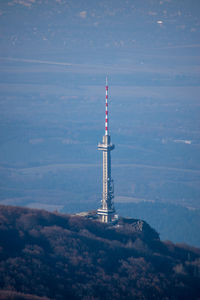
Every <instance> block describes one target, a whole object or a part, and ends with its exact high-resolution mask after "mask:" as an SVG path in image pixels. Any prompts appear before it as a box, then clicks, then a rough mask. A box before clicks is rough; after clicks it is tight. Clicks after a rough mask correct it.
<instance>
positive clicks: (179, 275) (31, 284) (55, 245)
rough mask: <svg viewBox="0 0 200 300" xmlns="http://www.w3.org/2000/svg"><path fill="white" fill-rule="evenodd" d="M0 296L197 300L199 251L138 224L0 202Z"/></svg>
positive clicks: (199, 292)
mask: <svg viewBox="0 0 200 300" xmlns="http://www.w3.org/2000/svg"><path fill="white" fill-rule="evenodd" d="M0 247H1V248H0V289H1V292H0V295H1V296H0V299H9V300H10V299H36V300H42V299H43V300H47V299H56V300H59V299H60V300H61V299H104V300H106V299H120V300H121V299H151V300H152V299H181V300H182V299H199V297H200V250H199V249H195V248H192V247H189V246H186V245H175V244H173V243H171V242H165V243H163V242H161V241H160V239H159V236H158V234H157V232H156V231H155V230H153V229H152V228H151V227H150V226H149V225H148V224H147V223H146V222H144V221H140V220H134V219H119V221H118V224H116V225H115V226H109V225H107V224H102V223H99V222H97V221H95V220H92V219H87V218H84V217H80V216H73V215H62V214H58V213H49V212H47V211H44V210H33V209H27V208H20V207H11V206H0Z"/></svg>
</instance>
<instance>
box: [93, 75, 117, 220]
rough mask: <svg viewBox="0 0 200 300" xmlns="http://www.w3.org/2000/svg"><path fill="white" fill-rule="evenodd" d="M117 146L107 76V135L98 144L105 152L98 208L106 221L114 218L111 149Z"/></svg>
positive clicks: (101, 217) (100, 216)
mask: <svg viewBox="0 0 200 300" xmlns="http://www.w3.org/2000/svg"><path fill="white" fill-rule="evenodd" d="M114 148H115V146H114V145H113V144H112V143H111V137H110V135H109V124H108V82H107V78H106V111H105V135H104V136H103V142H102V143H99V144H98V150H100V151H102V152H103V194H102V201H101V203H102V204H101V208H99V209H98V210H97V214H98V215H99V218H100V219H101V221H102V222H104V223H111V222H113V220H114V216H115V208H114V204H113V198H114V183H113V180H112V177H111V151H112V150H113V149H114Z"/></svg>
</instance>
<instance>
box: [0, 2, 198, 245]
mask: <svg viewBox="0 0 200 300" xmlns="http://www.w3.org/2000/svg"><path fill="white" fill-rule="evenodd" d="M199 13H200V4H199V1H197V0H193V1H189V0H184V1H181V2H179V1H170V0H168V1H166V0H163V1H157V0H151V1H146V0H144V1H139V2H138V1H126V2H124V1H101V2H98V3H97V2H95V3H92V4H91V3H90V4H89V3H87V1H86V2H85V3H83V2H82V1H74V2H72V1H64V0H63V1H62V0H60V1H58V0H57V1H56V0H55V1H46V0H44V1H39V0H38V1H37V0H35V1H28V0H23V1H17V0H15V1H9V2H8V1H1V3H0V49H1V50H0V56H1V57H0V64H1V68H0V91H1V93H0V186H1V188H0V203H1V204H10V205H20V206H28V207H37V208H45V209H48V210H59V211H62V212H78V211H82V210H87V209H96V208H97V207H98V206H99V203H100V200H101V189H102V181H101V171H102V170H101V168H102V166H101V162H102V157H101V153H99V152H98V151H97V143H98V142H99V141H101V139H102V135H103V129H104V98H105V95H104V94H105V88H104V86H105V76H106V75H108V77H109V96H110V107H109V113H110V128H111V136H112V141H113V143H115V146H116V150H115V151H113V153H112V163H113V164H112V173H113V178H114V182H115V197H116V207H117V209H118V212H119V214H120V213H121V214H123V215H125V214H127V213H128V212H129V214H131V217H138V218H140V217H141V218H144V219H145V220H146V221H148V222H149V223H150V225H152V226H154V227H155V229H156V230H158V231H159V233H160V234H161V238H164V239H172V240H173V241H178V242H189V243H192V244H193V245H198V246H199V245H200V239H199V238H198V236H197V232H198V230H199V228H200V221H199V220H200V218H199V215H200V201H199V199H200V155H199V153H200V134H199V133H200V122H199V115H200V103H199V94H200V79H199V78H200V76H199V75H200V68H199V64H200V56H199V47H200V42H199V41H200V36H199V29H200V18H199V16H200V14H199ZM130 207H131V208H130ZM171 211H173V216H171V217H170V212H171ZM158 214H161V216H163V218H162V220H163V223H162V222H161V221H160V220H158V219H157V217H156V216H157V215H158ZM168 218H169V220H168ZM183 220H185V221H183ZM168 222H172V227H170V226H167V224H168ZM161 223H162V224H161ZM180 224H182V226H181V227H182V228H183V229H182V232H181V229H179V225H180ZM184 226H185V227H184ZM176 229H177V230H176ZM186 232H187V233H188V234H185V233H186ZM175 233H176V234H175Z"/></svg>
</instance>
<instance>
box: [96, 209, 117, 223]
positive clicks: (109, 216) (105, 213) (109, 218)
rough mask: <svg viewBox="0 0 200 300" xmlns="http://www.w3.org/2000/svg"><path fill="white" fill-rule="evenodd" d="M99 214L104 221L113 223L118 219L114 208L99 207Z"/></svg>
mask: <svg viewBox="0 0 200 300" xmlns="http://www.w3.org/2000/svg"><path fill="white" fill-rule="evenodd" d="M97 215H98V216H99V219H100V221H101V222H103V223H113V222H115V221H116V219H117V215H116V214H115V210H114V209H112V210H108V209H103V208H99V209H97Z"/></svg>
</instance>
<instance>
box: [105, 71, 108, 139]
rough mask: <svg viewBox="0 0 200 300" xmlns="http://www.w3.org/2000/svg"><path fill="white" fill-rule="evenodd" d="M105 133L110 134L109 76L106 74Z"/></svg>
mask: <svg viewBox="0 0 200 300" xmlns="http://www.w3.org/2000/svg"><path fill="white" fill-rule="evenodd" d="M105 135H108V78H107V76H106V116H105Z"/></svg>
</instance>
